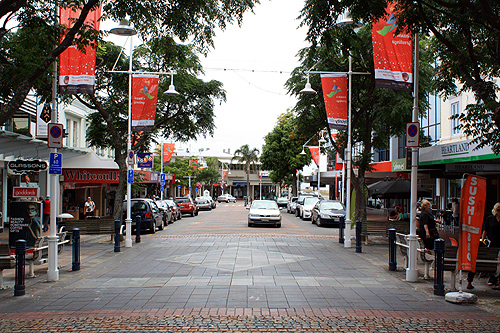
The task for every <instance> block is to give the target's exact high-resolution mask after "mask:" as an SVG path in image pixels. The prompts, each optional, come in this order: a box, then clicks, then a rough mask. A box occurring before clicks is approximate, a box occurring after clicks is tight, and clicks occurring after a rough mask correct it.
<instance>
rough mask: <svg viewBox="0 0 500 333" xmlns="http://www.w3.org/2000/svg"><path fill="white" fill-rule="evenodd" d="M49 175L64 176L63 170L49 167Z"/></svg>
mask: <svg viewBox="0 0 500 333" xmlns="http://www.w3.org/2000/svg"><path fill="white" fill-rule="evenodd" d="M49 175H62V168H55V167H51V166H49Z"/></svg>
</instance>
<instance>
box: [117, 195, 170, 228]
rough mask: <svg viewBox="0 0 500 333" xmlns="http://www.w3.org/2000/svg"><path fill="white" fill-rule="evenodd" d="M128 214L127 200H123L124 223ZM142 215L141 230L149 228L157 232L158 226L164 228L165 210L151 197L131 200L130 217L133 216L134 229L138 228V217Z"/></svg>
mask: <svg viewBox="0 0 500 333" xmlns="http://www.w3.org/2000/svg"><path fill="white" fill-rule="evenodd" d="M126 216H127V201H126V200H124V201H123V222H122V223H123V224H125V219H126ZM138 216H140V217H141V232H142V230H149V231H150V232H151V233H153V234H154V233H155V232H156V227H158V229H160V230H163V228H164V227H165V225H164V223H163V212H162V211H161V210H160V208H159V207H158V206H157V205H156V203H155V202H154V201H153V200H151V199H145V198H137V199H131V200H130V217H131V218H132V230H135V228H136V222H137V217H138Z"/></svg>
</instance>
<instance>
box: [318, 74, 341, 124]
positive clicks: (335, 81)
mask: <svg viewBox="0 0 500 333" xmlns="http://www.w3.org/2000/svg"><path fill="white" fill-rule="evenodd" d="M321 86H322V87H323V98H324V100H325V109H326V117H327V119H328V126H329V127H330V128H331V129H338V130H345V129H347V75H346V74H322V75H321Z"/></svg>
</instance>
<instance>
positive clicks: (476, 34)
mask: <svg viewBox="0 0 500 333" xmlns="http://www.w3.org/2000/svg"><path fill="white" fill-rule="evenodd" d="M392 2H393V1H387V0H386V1H379V0H368V1H366V0H341V1H333V0H327V1H317V0H306V3H305V7H304V9H303V11H302V19H303V25H306V26H308V27H309V30H308V39H309V40H310V41H311V42H317V41H318V40H321V39H324V38H325V35H328V31H329V30H330V29H331V27H332V26H333V25H334V23H335V22H336V19H337V17H338V15H340V14H342V13H343V12H344V11H345V10H349V11H350V13H351V16H352V17H353V19H354V20H355V21H357V22H363V23H366V24H370V23H371V22H373V21H374V20H378V19H379V18H380V17H382V16H383V15H384V14H385V8H386V7H387V4H388V3H392ZM396 10H397V12H396V18H397V21H398V24H399V26H408V27H409V28H410V30H411V31H412V32H413V33H416V32H418V33H420V34H421V36H427V37H430V50H431V51H432V52H433V55H434V59H432V63H433V64H434V66H435V86H434V88H435V90H436V91H437V92H439V93H441V94H442V95H443V96H444V97H449V96H453V95H456V94H457V93H459V92H473V93H474V96H475V99H476V101H473V102H471V103H470V104H469V105H467V106H466V109H465V112H464V113H462V114H460V115H458V116H457V117H458V118H459V119H460V121H461V123H460V125H459V128H461V129H463V131H464V133H465V134H467V135H468V136H471V137H472V138H473V140H474V142H476V143H478V144H479V147H483V146H491V147H492V148H493V151H495V152H496V153H499V152H500V96H499V95H498V90H499V88H500V87H499V84H498V79H497V78H498V77H499V76H500V61H499V60H500V48H499V47H498V45H499V36H500V2H499V1H497V0H484V1H441V0H428V1H424V0H400V1H397V2H396Z"/></svg>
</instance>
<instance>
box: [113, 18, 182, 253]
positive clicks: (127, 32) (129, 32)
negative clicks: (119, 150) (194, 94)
mask: <svg viewBox="0 0 500 333" xmlns="http://www.w3.org/2000/svg"><path fill="white" fill-rule="evenodd" d="M109 32H110V33H112V34H114V35H118V36H127V37H129V38H130V57H129V67H128V71H115V70H112V71H110V72H111V73H126V74H127V75H128V80H129V82H128V125H127V156H130V155H129V154H130V153H131V152H132V74H134V72H133V71H132V56H133V52H132V51H133V50H132V47H133V44H132V36H134V35H136V34H137V31H136V30H135V29H134V28H132V26H131V25H130V22H129V21H128V20H126V19H125V20H122V21H121V22H120V25H119V26H118V27H116V28H113V29H111V30H110V31H109ZM136 73H137V74H168V75H170V79H171V81H170V86H169V88H168V90H167V91H166V92H164V95H167V96H176V95H179V93H178V92H177V91H176V90H175V87H174V81H173V80H174V74H176V72H175V71H171V72H169V73H160V72H151V73H143V72H136ZM132 166H133V163H127V176H129V175H130V174H131V172H133V169H132ZM131 197H132V183H130V182H128V181H127V215H126V217H125V227H126V229H125V247H132V218H131V212H130V210H131V201H130V199H131Z"/></svg>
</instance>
